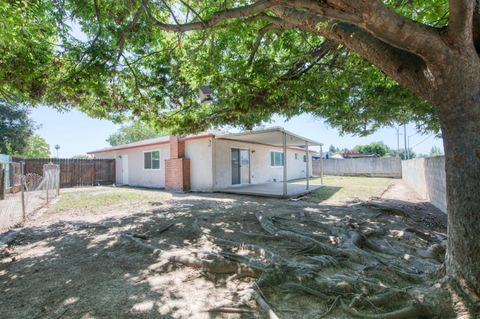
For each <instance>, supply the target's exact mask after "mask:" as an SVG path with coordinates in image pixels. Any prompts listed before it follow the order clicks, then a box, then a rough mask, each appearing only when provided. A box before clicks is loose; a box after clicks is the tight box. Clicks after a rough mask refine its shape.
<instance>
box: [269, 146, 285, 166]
mask: <svg viewBox="0 0 480 319" xmlns="http://www.w3.org/2000/svg"><path fill="white" fill-rule="evenodd" d="M274 153H280V154H282V157H281V158H282V164H281V165H275V155H273V165H272V154H274ZM284 165H285V155H284V154H283V152H282V151H275V150H271V151H270V167H273V168H279V167H283V166H284Z"/></svg>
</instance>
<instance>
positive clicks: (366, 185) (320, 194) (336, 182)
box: [309, 176, 392, 204]
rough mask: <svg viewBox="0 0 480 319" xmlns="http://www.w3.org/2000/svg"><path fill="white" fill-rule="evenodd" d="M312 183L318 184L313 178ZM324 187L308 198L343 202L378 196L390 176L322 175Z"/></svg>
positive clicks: (327, 202)
mask: <svg viewBox="0 0 480 319" xmlns="http://www.w3.org/2000/svg"><path fill="white" fill-rule="evenodd" d="M311 183H312V184H320V178H314V179H312V181H311ZM323 183H324V184H325V186H324V187H322V188H320V189H319V190H316V191H315V192H313V193H312V194H310V195H309V198H310V200H312V201H316V202H322V203H325V204H338V203H345V202H348V201H352V200H368V199H370V198H374V197H380V196H381V195H382V193H383V192H384V191H385V190H386V189H387V188H388V186H389V185H390V184H391V183H392V179H391V178H381V177H351V176H324V178H323Z"/></svg>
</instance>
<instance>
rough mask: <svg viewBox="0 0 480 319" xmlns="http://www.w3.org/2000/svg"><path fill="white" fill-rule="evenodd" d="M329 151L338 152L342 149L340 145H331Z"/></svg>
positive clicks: (331, 152)
mask: <svg viewBox="0 0 480 319" xmlns="http://www.w3.org/2000/svg"><path fill="white" fill-rule="evenodd" d="M328 152H329V153H330V154H337V153H340V149H339V148H338V147H335V146H334V145H330V147H329V148H328Z"/></svg>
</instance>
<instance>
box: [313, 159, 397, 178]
mask: <svg viewBox="0 0 480 319" xmlns="http://www.w3.org/2000/svg"><path fill="white" fill-rule="evenodd" d="M320 162H321V161H320V160H318V161H317V160H316V161H313V173H314V174H315V175H320ZM323 174H324V175H339V176H343V175H345V176H372V177H373V176H377V177H395V178H400V177H402V165H401V163H400V159H399V158H395V157H383V158H382V157H372V158H345V159H335V158H331V159H324V160H323Z"/></svg>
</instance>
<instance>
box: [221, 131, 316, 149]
mask: <svg viewBox="0 0 480 319" xmlns="http://www.w3.org/2000/svg"><path fill="white" fill-rule="evenodd" d="M284 135H285V136H286V140H285V141H284ZM216 138H221V139H230V140H236V141H242V142H247V143H248V142H250V143H260V144H265V145H271V146H277V147H283V144H284V143H285V144H286V146H287V147H299V148H302V149H303V148H304V147H305V142H308V145H309V146H320V145H321V144H322V143H320V142H317V141H314V140H311V139H308V138H306V137H302V136H300V135H297V134H295V133H292V132H289V131H287V130H285V129H283V128H281V127H273V128H268V129H263V130H252V131H245V132H241V133H231V134H224V135H216Z"/></svg>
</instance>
